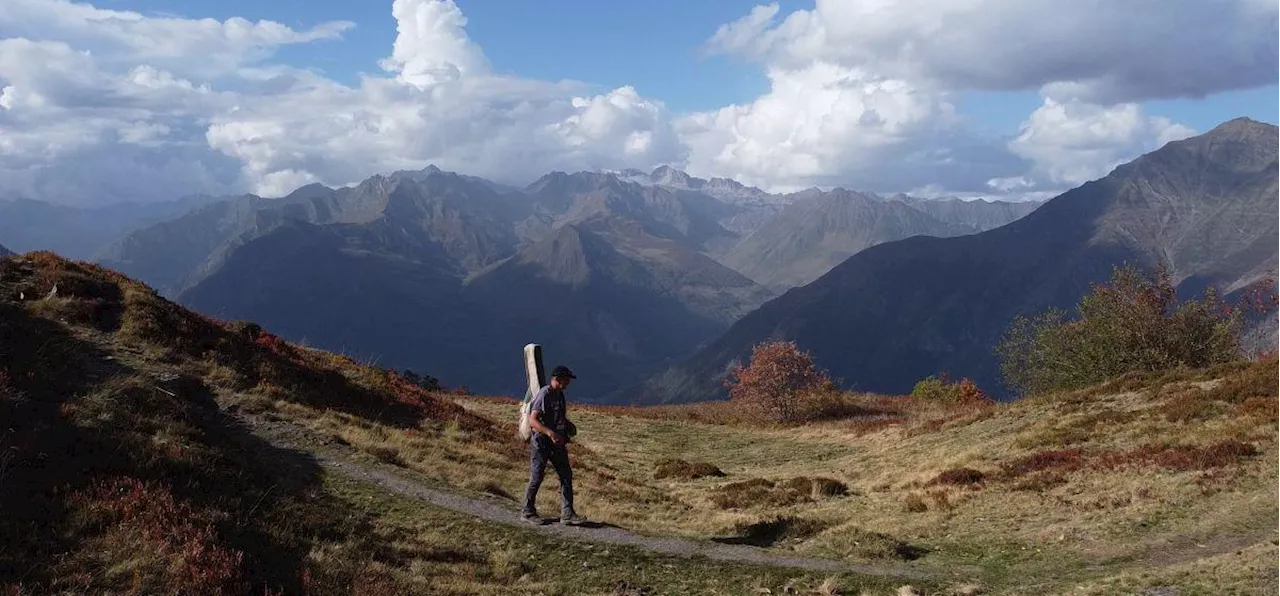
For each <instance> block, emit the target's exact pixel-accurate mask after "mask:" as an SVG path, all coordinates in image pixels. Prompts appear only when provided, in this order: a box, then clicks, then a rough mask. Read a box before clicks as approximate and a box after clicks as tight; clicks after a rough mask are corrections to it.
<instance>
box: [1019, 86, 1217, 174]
mask: <svg viewBox="0 0 1280 596" xmlns="http://www.w3.org/2000/svg"><path fill="white" fill-rule="evenodd" d="M1194 134H1195V131H1193V130H1191V129H1190V128H1187V127H1186V126H1183V125H1181V124H1176V123H1174V122H1172V121H1170V120H1169V119H1168V118H1163V117H1153V116H1147V115H1146V114H1145V112H1144V110H1143V109H1142V107H1141V106H1139V105H1137V104H1133V103H1127V104H1119V105H1115V106H1111V107H1103V106H1099V105H1096V104H1090V103H1084V102H1080V101H1068V102H1065V103H1062V102H1058V101H1056V100H1054V99H1053V98H1052V97H1045V99H1044V104H1043V105H1041V106H1040V107H1039V108H1038V109H1037V110H1036V111H1035V112H1034V113H1032V114H1031V117H1030V118H1029V119H1028V120H1027V121H1026V122H1024V123H1023V125H1022V132H1021V134H1019V135H1018V137H1017V138H1016V139H1014V140H1013V141H1011V142H1010V143H1009V148H1010V149H1011V150H1012V151H1013V152H1014V153H1016V154H1017V155H1020V156H1022V157H1025V158H1027V159H1029V160H1031V161H1032V163H1033V164H1034V167H1035V173H1036V174H1037V175H1040V176H1042V177H1043V178H1045V179H1047V180H1048V181H1049V182H1052V183H1059V184H1066V185H1071V186H1074V185H1079V184H1083V183H1084V182H1087V181H1089V180H1093V179H1096V178H1099V177H1102V176H1105V175H1106V174H1107V173H1108V172H1109V171H1111V169H1113V168H1115V167H1116V166H1118V165H1120V164H1121V163H1123V162H1125V161H1127V160H1129V159H1131V158H1132V157H1134V156H1135V155H1138V154H1140V153H1144V152H1147V151H1151V150H1153V149H1156V148H1158V147H1159V146H1161V145H1164V144H1165V143H1167V142H1169V141H1175V140H1178V139H1184V138H1187V137H1189V136H1192V135H1194ZM1023 180H1025V179H1023Z"/></svg>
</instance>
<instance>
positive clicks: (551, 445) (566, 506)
mask: <svg viewBox="0 0 1280 596" xmlns="http://www.w3.org/2000/svg"><path fill="white" fill-rule="evenodd" d="M576 378H578V377H577V376H576V375H574V374H573V371H571V370H569V369H568V368H567V367H565V366H557V367H555V368H554V369H552V371H551V382H550V383H549V384H548V385H547V386H546V387H543V388H541V389H539V390H538V393H537V394H536V395H534V396H533V401H531V402H530V404H529V428H531V429H532V430H533V433H534V434H533V438H532V439H531V440H530V441H529V459H530V467H529V487H528V488H526V489H525V491H524V509H523V511H522V512H521V514H520V517H521V518H523V519H524V520H525V521H527V522H531V523H535V524H541V523H542V518H541V517H539V516H538V508H537V499H538V487H540V486H542V476H543V473H544V472H545V471H546V468H547V462H548V461H549V462H551V465H552V466H554V467H555V469H556V476H558V477H559V478H560V523H562V524H566V525H570V526H576V525H580V524H582V523H583V522H585V521H586V520H585V519H583V518H582V517H580V516H578V514H577V513H575V512H574V510H573V470H571V469H570V468H569V449H568V443H569V437H570V435H572V434H573V433H572V432H571V429H572V428H573V423H572V422H570V421H569V417H568V415H567V413H566V411H565V400H564V390H565V389H566V388H568V387H569V384H570V383H571V382H573V379H576Z"/></svg>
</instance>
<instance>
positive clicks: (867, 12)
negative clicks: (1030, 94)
mask: <svg viewBox="0 0 1280 596" xmlns="http://www.w3.org/2000/svg"><path fill="white" fill-rule="evenodd" d="M776 13H777V5H776V3H775V4H771V5H767V7H764V8H759V7H758V8H757V9H755V10H753V11H752V12H751V13H750V14H748V15H746V16H744V17H742V19H740V20H739V21H737V22H736V23H733V24H731V25H728V26H725V27H722V28H721V29H720V31H719V32H717V34H716V35H715V36H714V37H713V38H712V39H711V42H710V45H711V48H712V49H713V50H719V51H723V52H730V53H737V54H741V55H745V56H748V57H752V58H755V59H760V60H764V61H766V62H768V63H770V64H772V65H775V66H783V67H790V68H797V67H800V66H803V65H806V64H810V63H813V62H815V61H830V62H836V63H839V64H844V65H846V66H849V67H853V68H866V69H869V70H873V71H875V72H878V73H880V74H882V75H884V76H886V77H892V78H903V79H909V80H916V81H935V82H938V83H940V84H942V85H944V86H946V87H947V88H949V89H953V90H964V89H981V90H1016V89H1036V88H1039V87H1042V86H1044V85H1049V84H1055V83H1056V84H1064V83H1069V84H1071V85H1073V86H1075V87H1076V92H1077V94H1078V95H1079V96H1080V97H1081V99H1085V100H1089V101H1094V102H1100V103H1116V102H1123V101H1141V100H1145V99H1154V98H1172V97H1200V96H1203V95H1205V94H1207V93H1211V92H1215V91H1222V90H1227V89H1235V88H1244V87H1251V86H1255V85H1259V84H1266V83H1270V82H1274V81H1275V79H1276V63H1277V57H1278V56H1280V52H1278V50H1277V46H1276V42H1275V40H1276V37H1277V35H1278V34H1280V25H1277V17H1278V15H1280V6H1277V4H1276V3H1275V2H1267V1H1263V0H1219V1H1215V2H1206V1H1204V0H1162V1H1161V2H1158V3H1151V2H1090V3H1088V4H1087V5H1081V4H1078V3H1074V2H1064V1H1062V0H954V1H950V2H934V1H933V0H817V2H816V6H815V8H814V9H813V10H797V11H795V12H792V13H791V14H789V15H787V17H786V18H785V19H783V20H781V21H780V22H779V21H776V19H774V16H775V15H776Z"/></svg>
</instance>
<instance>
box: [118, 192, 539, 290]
mask: <svg viewBox="0 0 1280 596" xmlns="http://www.w3.org/2000/svg"><path fill="white" fill-rule="evenodd" d="M513 196H516V195H509V194H504V193H503V192H502V191H500V190H497V189H496V188H495V187H494V186H493V185H491V184H490V183H488V182H487V181H483V180H481V179H479V178H472V177H466V176H459V175H457V174H453V173H447V172H441V171H440V170H438V169H435V168H428V169H426V170H423V171H421V172H397V173H395V174H392V175H390V176H373V177H371V178H369V179H367V180H365V181H363V182H361V183H360V184H358V185H356V186H353V187H348V188H340V189H331V188H327V187H324V186H321V185H318V184H312V185H308V186H304V187H302V188H299V189H298V190H296V191H294V192H293V193H291V194H289V195H288V196H286V197H283V198H279V199H263V198H260V197H257V196H253V195H245V196H242V197H237V198H235V199H231V200H227V201H222V202H220V203H215V204H213V205H208V206H206V207H203V208H201V209H197V210H194V211H192V212H190V213H187V214H186V215H183V216H182V217H178V218H176V219H173V220H170V221H165V222H161V223H159V224H156V225H153V226H151V227H148V228H145V229H142V230H139V231H137V232H134V233H132V234H130V235H128V236H127V237H125V238H124V239H122V240H121V241H120V242H118V243H116V244H115V245H113V246H112V247H111V248H110V249H109V250H107V251H105V252H104V253H103V254H102V255H101V257H100V258H99V261H100V262H101V263H102V264H104V265H106V266H108V267H112V268H114V269H118V270H119V271H121V272H123V273H126V274H127V275H130V276H132V277H135V278H138V279H141V280H143V281H145V282H146V283H148V284H149V285H151V286H153V287H155V288H157V289H158V290H160V291H161V292H164V293H166V294H168V295H177V294H178V293H180V292H181V291H182V290H184V289H186V288H189V287H191V286H192V285H194V284H196V283H198V282H199V281H200V280H201V279H203V278H204V277H205V276H207V275H209V274H210V273H212V272H213V271H215V270H217V268H218V267H220V266H221V265H222V263H223V262H224V260H225V259H226V258H227V256H228V254H229V253H230V252H231V251H233V250H235V249H236V248H238V247H240V246H243V245H244V244H246V243H247V242H249V241H251V240H253V239H255V238H258V237H261V236H263V235H265V234H267V233H269V232H270V231H272V230H274V229H276V228H277V227H279V226H281V225H283V224H285V223H286V222H291V221H297V222H305V223H313V224H361V223H370V222H374V221H377V220H380V219H389V220H390V221H393V222H394V225H396V226H400V227H401V228H403V229H404V231H408V230H418V231H420V232H422V233H423V234H426V235H428V236H430V237H432V238H434V239H436V240H437V241H438V242H439V244H440V247H441V249H442V250H444V251H446V252H448V253H450V254H451V255H452V256H453V257H454V262H455V264H456V265H457V266H458V267H459V268H460V269H463V270H466V271H472V270H477V269H479V268H482V267H484V266H487V265H488V264H490V263H492V262H494V261H496V260H498V259H501V258H505V257H506V256H509V255H510V254H511V253H512V252H514V250H515V243H516V235H515V233H514V232H513V231H511V229H510V228H511V227H512V226H513V225H514V222H515V221H517V220H519V219H521V218H522V217H524V216H525V215H526V214H527V212H528V208H527V205H526V202H525V201H524V200H522V199H520V198H512V197H513Z"/></svg>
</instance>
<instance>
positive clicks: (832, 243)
mask: <svg viewBox="0 0 1280 596" xmlns="http://www.w3.org/2000/svg"><path fill="white" fill-rule="evenodd" d="M975 231H977V230H975V229H973V228H972V227H969V226H965V225H959V224H953V223H948V222H945V221H942V220H940V219H938V218H935V217H933V216H931V215H929V214H927V213H925V212H924V211H923V210H920V209H916V208H914V207H913V206H911V205H909V204H907V203H905V202H902V201H887V202H886V201H878V200H875V199H872V198H870V197H868V196H866V195H863V194H861V193H855V192H850V191H847V190H844V189H836V190H833V191H830V192H822V191H813V192H806V193H802V194H798V195H795V196H794V197H793V198H792V201H791V202H790V204H788V205H787V206H786V207H784V208H783V209H782V211H781V212H779V213H778V214H777V215H775V216H773V217H772V218H770V219H769V220H768V221H766V222H765V223H764V225H763V226H761V227H760V229H758V230H756V231H755V233H753V234H751V235H750V236H748V237H747V238H746V239H745V240H743V241H742V242H741V243H739V244H738V245H737V246H735V247H734V248H733V249H732V250H730V251H729V252H728V253H727V254H726V255H725V256H724V257H723V258H722V259H721V262H723V263H724V264H725V265H728V266H729V267H731V268H733V269H734V270H737V271H739V272H741V273H743V274H744V275H746V276H747V277H750V278H751V279H753V280H755V281H756V282H757V283H760V284H763V285H765V286H767V287H770V288H773V289H775V290H785V289H787V288H791V287H795V286H802V285H804V284H807V283H809V282H811V281H813V280H815V279H817V278H818V277H820V276H821V275H822V274H824V273H826V272H827V271H830V270H831V268H832V267H835V266H836V265H838V264H840V263H841V262H843V261H844V260H845V259H847V258H849V257H850V256H852V255H854V254H855V253H857V252H859V251H861V250H863V249H866V248H868V247H871V246H875V245H877V244H880V243H882V242H888V241H890V240H899V239H902V238H908V237H911V236H917V235H921V234H923V235H928V236H957V235H960V234H968V233H972V232H975Z"/></svg>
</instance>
